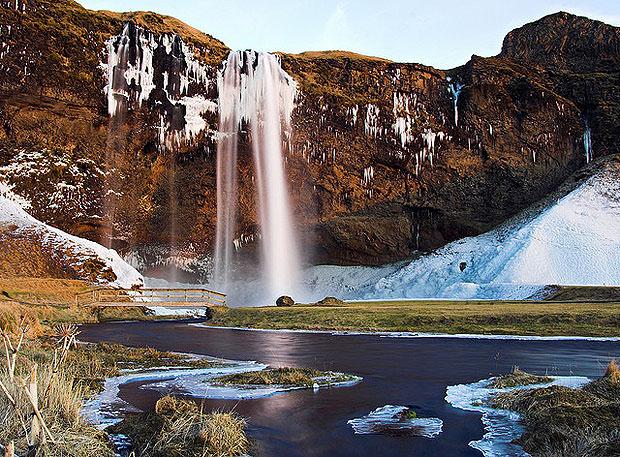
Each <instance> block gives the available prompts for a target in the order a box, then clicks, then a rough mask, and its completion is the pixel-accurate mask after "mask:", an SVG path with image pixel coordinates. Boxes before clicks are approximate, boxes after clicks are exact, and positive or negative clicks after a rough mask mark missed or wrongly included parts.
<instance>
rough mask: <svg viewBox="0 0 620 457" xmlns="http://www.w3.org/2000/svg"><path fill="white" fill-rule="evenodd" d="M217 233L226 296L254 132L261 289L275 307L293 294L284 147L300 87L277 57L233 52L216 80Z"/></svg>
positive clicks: (294, 256)
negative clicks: (241, 165) (240, 174)
mask: <svg viewBox="0 0 620 457" xmlns="http://www.w3.org/2000/svg"><path fill="white" fill-rule="evenodd" d="M218 91H219V116H220V126H219V139H218V154H217V227H216V248H215V266H214V279H215V283H216V284H218V285H220V287H223V289H224V290H225V291H228V288H229V283H230V272H231V267H232V253H233V249H234V247H233V239H234V237H235V231H236V228H237V227H236V225H237V175H236V168H237V147H238V139H239V136H240V133H241V131H242V128H244V127H245V126H247V127H249V130H250V138H251V144H252V155H253V160H254V170H255V179H254V182H255V185H256V191H257V197H258V198H257V206H258V208H257V210H258V218H259V223H260V231H261V237H260V243H261V267H262V268H261V271H262V278H261V280H262V284H263V286H264V287H265V294H266V297H265V299H267V300H270V301H271V302H273V300H274V299H275V298H277V296H279V295H282V294H293V293H294V292H295V290H296V289H297V281H298V276H299V269H300V267H299V254H298V250H297V243H296V239H295V238H296V237H295V233H294V230H293V222H292V217H291V210H290V205H289V201H288V189H287V187H288V186H287V179H286V173H285V169H284V156H283V151H282V143H283V139H284V138H287V139H288V138H289V137H290V128H291V125H290V119H291V113H292V110H293V107H294V101H295V95H296V84H295V82H294V80H293V79H292V78H291V77H290V76H289V75H288V74H286V72H284V70H282V68H281V67H280V64H279V62H278V59H277V58H276V56H274V55H272V54H268V53H257V52H254V51H242V52H240V51H237V52H231V53H230V54H229V56H228V59H227V60H226V62H225V63H224V66H223V68H222V70H221V71H220V74H219V77H218Z"/></svg>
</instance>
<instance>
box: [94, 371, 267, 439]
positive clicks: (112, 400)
mask: <svg viewBox="0 0 620 457" xmlns="http://www.w3.org/2000/svg"><path fill="white" fill-rule="evenodd" d="M265 368H266V365H263V364H259V363H256V362H235V363H231V365H223V366H214V367H209V368H201V369H188V368H178V367H168V368H166V367H160V368H154V369H150V370H142V371H125V372H124V374H122V375H121V376H116V377H113V378H108V379H106V381H105V384H104V387H103V391H102V392H101V393H99V394H98V395H97V396H95V397H94V398H92V399H91V400H88V401H87V402H85V404H84V407H83V408H82V415H83V417H84V418H85V419H86V420H88V421H89V422H90V423H92V424H94V425H96V426H97V427H99V428H101V429H104V428H106V427H108V426H110V425H113V424H115V423H117V422H119V421H120V420H121V419H122V417H123V415H124V414H126V413H127V412H135V411H137V410H136V409H135V408H133V407H132V406H131V405H129V404H128V403H127V402H125V401H124V400H122V399H121V398H120V397H119V393H120V387H121V386H122V385H124V384H129V383H138V382H141V383H144V386H145V388H152V389H156V390H164V389H165V390H166V392H170V391H172V390H177V391H178V392H183V393H189V394H193V395H196V396H202V397H204V398H210V397H207V396H206V395H201V394H203V393H206V391H207V389H208V386H207V385H206V384H204V381H205V380H207V379H211V378H214V377H217V376H224V375H228V374H234V373H241V372H245V371H259V370H263V369H265ZM213 398H225V397H213Z"/></svg>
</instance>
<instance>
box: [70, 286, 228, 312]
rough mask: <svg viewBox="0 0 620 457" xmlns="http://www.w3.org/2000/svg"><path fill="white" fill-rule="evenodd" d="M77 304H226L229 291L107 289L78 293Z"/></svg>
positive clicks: (139, 305)
mask: <svg viewBox="0 0 620 457" xmlns="http://www.w3.org/2000/svg"><path fill="white" fill-rule="evenodd" d="M75 304H76V305H78V306H87V307H92V308H105V307H127V308H135V307H144V308H152V307H156V306H161V307H164V308H206V307H208V306H226V295H225V294H223V293H221V292H216V291H213V290H209V289H159V288H158V289H107V288H98V289H91V290H88V291H85V292H80V293H78V294H76V295H75Z"/></svg>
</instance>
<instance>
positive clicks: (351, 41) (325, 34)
mask: <svg viewBox="0 0 620 457" xmlns="http://www.w3.org/2000/svg"><path fill="white" fill-rule="evenodd" d="M346 6H347V4H346V2H342V1H341V2H339V3H338V4H337V5H336V8H335V9H334V11H333V12H332V13H331V14H330V15H329V17H328V18H327V21H325V24H324V26H323V31H322V33H321V36H320V40H319V45H320V48H321V49H325V50H331V49H339V50H340V49H343V50H351V49H353V48H356V47H357V46H356V44H357V34H356V33H355V30H353V28H352V27H351V24H350V22H349V18H348V15H347V11H346Z"/></svg>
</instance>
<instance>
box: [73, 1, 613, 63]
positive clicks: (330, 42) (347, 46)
mask: <svg viewBox="0 0 620 457" xmlns="http://www.w3.org/2000/svg"><path fill="white" fill-rule="evenodd" d="M78 1H80V3H81V4H82V5H83V6H85V7H87V8H90V9H107V10H112V11H137V10H148V11H154V12H157V13H161V14H167V15H170V16H174V17H177V18H179V19H181V20H182V21H184V22H186V23H188V24H190V25H192V26H194V27H196V28H197V29H199V30H202V31H203V32H205V33H208V34H210V35H212V36H214V37H215V38H218V39H219V40H221V41H223V42H224V43H226V45H227V46H229V47H230V48H233V49H255V50H257V51H282V52H291V53H297V52H303V51H319V50H334V49H337V50H347V51H353V52H358V53H361V54H366V55H371V56H378V57H384V58H387V59H391V60H394V61H398V62H416V63H421V64H425V65H431V66H434V67H436V68H441V69H448V68H453V67H456V66H459V65H462V64H464V63H465V62H467V61H468V60H469V58H470V57H471V55H472V54H476V55H479V56H485V57H486V56H492V55H495V54H497V53H498V52H499V51H500V49H501V44H502V40H503V38H504V36H505V35H506V34H507V33H508V32H509V31H510V30H512V29H514V28H516V27H519V26H521V25H523V24H525V23H527V22H531V21H533V20H536V19H539V18H540V17H542V16H544V15H546V14H550V13H555V12H557V11H568V12H571V13H574V14H578V15H582V16H588V17H590V18H593V19H598V20H601V21H604V22H607V23H608V24H612V25H615V26H620V1H619V0H462V1H457V0H443V1H442V0H423V1H422V0H331V1H330V0H287V1H284V0H174V1H170V0H78Z"/></svg>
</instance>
